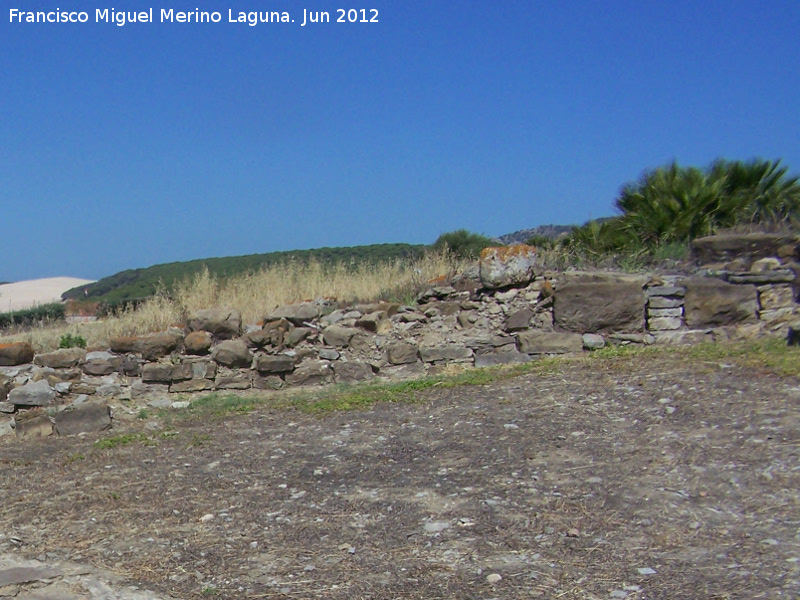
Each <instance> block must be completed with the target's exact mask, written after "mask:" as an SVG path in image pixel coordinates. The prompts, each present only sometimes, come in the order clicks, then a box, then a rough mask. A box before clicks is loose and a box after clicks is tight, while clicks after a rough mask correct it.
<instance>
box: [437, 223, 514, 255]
mask: <svg viewBox="0 0 800 600" xmlns="http://www.w3.org/2000/svg"><path fill="white" fill-rule="evenodd" d="M497 245H498V243H497V242H495V241H494V240H493V239H492V238H489V237H486V236H485V235H481V234H480V233H472V232H471V231H467V230H466V229H458V230H456V231H450V232H448V233H443V234H442V235H440V236H439V237H438V238H437V240H436V241H435V242H434V243H433V249H434V250H436V251H441V250H444V249H447V250H449V251H450V252H452V253H453V255H454V256H455V257H457V258H470V259H472V258H478V256H479V255H480V253H481V250H483V249H484V248H487V247H489V246H497Z"/></svg>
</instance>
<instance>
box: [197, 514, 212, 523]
mask: <svg viewBox="0 0 800 600" xmlns="http://www.w3.org/2000/svg"><path fill="white" fill-rule="evenodd" d="M213 519H214V515H213V514H212V513H208V514H205V515H203V516H202V517H200V522H201V523H208V522H209V521H211V520H213Z"/></svg>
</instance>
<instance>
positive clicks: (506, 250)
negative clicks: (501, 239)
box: [481, 244, 536, 260]
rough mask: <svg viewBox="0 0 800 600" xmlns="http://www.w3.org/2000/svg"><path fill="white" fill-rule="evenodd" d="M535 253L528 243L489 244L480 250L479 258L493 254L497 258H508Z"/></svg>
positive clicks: (534, 249)
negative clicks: (509, 244)
mask: <svg viewBox="0 0 800 600" xmlns="http://www.w3.org/2000/svg"><path fill="white" fill-rule="evenodd" d="M529 254H536V248H534V247H533V246H528V244H514V245H512V246H489V247H488V248H484V249H483V250H481V260H484V259H486V258H489V256H493V257H496V258H498V259H499V260H508V259H509V258H514V257H517V256H527V255H529Z"/></svg>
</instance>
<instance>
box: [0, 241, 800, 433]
mask: <svg viewBox="0 0 800 600" xmlns="http://www.w3.org/2000/svg"><path fill="white" fill-rule="evenodd" d="M739 237H740V238H742V239H740V241H739V242H738V244H739V248H740V251H739V252H733V251H732V250H731V248H732V247H734V246H736V243H735V240H731V239H729V238H725V239H723V240H715V239H712V240H710V241H709V240H698V242H699V244H697V247H698V248H699V250H697V256H699V257H701V258H702V260H707V258H708V257H711V258H712V259H714V260H717V259H719V260H718V261H717V262H712V263H710V264H705V265H703V266H702V267H701V268H698V269H696V270H695V272H694V273H691V274H654V275H651V276H643V275H627V274H621V273H606V272H592V273H587V272H578V271H570V272H560V273H550V272H541V271H540V272H535V269H534V267H535V256H536V255H535V251H534V249H533V248H531V247H529V246H522V245H519V246H512V247H509V248H489V249H486V250H484V252H483V253H482V255H481V258H480V261H479V263H478V265H477V268H475V269H474V271H473V272H470V273H464V274H461V275H459V276H456V277H454V278H452V280H448V281H446V282H444V281H437V282H434V283H432V284H431V285H429V286H428V288H426V289H425V290H423V291H422V292H421V293H420V294H419V295H418V297H417V301H416V302H415V303H414V304H411V305H401V304H399V303H389V302H376V303H371V304H357V305H354V306H339V305H337V304H336V303H335V302H333V301H330V300H319V301H313V302H303V303H299V304H294V305H290V306H282V307H279V308H277V309H275V310H274V311H272V312H270V313H268V314H266V315H265V316H264V320H263V322H262V323H261V324H259V325H253V324H245V323H243V322H242V318H241V315H240V314H239V312H238V311H237V310H235V309H234V308H227V307H221V308H215V309H209V310H202V311H198V312H196V313H195V314H193V315H191V316H190V318H189V319H188V321H187V323H186V326H185V328H183V329H180V328H173V329H170V330H168V331H164V332H158V333H153V334H149V335H145V336H137V337H120V338H114V339H111V340H109V344H108V346H109V347H108V349H106V350H95V351H91V352H86V351H84V350H81V349H76V348H71V349H63V350H58V351H55V352H47V353H42V354H38V355H34V351H33V348H31V346H30V345H29V344H26V343H15V344H4V345H0V436H3V435H6V434H11V433H14V434H16V436H17V437H20V438H25V437H31V436H42V435H52V434H54V433H56V434H60V435H72V434H77V433H81V432H84V431H98V430H102V429H106V428H109V427H111V426H112V423H113V411H112V407H114V409H115V410H129V411H135V410H138V408H139V407H144V406H147V405H150V406H155V407H170V406H184V405H185V404H186V403H185V401H184V400H182V396H181V395H183V394H192V393H200V392H211V391H215V390H280V389H282V388H287V387H293V386H303V385H306V386H308V385H328V384H333V383H357V382H364V381H370V380H390V379H402V378H412V377H420V376H424V375H426V374H435V373H438V372H439V371H441V369H443V368H444V367H445V366H446V365H449V364H453V363H455V364H462V365H469V366H476V367H486V366H494V365H502V364H511V363H520V362H526V361H529V360H533V359H536V358H538V357H541V356H549V355H557V354H565V353H577V352H582V351H591V350H595V349H598V348H602V347H604V346H605V345H606V344H653V343H668V344H686V343H697V342H702V341H719V340H727V339H734V338H737V337H754V336H769V335H771V336H784V335H786V331H787V329H788V327H789V325H790V324H792V323H794V322H795V320H797V319H798V306H799V305H798V303H797V301H796V298H797V293H796V288H795V278H796V275H795V274H796V273H799V272H800V265H798V263H796V262H794V261H795V257H796V256H797V247H798V242H797V240H794V238H792V239H789V238H787V237H786V236H772V237H771V238H770V237H769V234H758V236H756V237H757V239H756V240H755V241H754V240H752V239H750V238H749V237H748V236H739ZM732 252H733V254H731V253H732ZM732 256H733V258H731V257H732Z"/></svg>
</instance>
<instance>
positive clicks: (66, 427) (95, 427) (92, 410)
mask: <svg viewBox="0 0 800 600" xmlns="http://www.w3.org/2000/svg"><path fill="white" fill-rule="evenodd" d="M55 422H56V433H58V435H77V434H79V433H87V432H88V433H94V432H97V431H104V430H106V429H111V411H110V410H109V408H108V405H107V404H100V403H97V402H86V403H84V404H76V405H74V406H71V407H69V408H68V409H66V410H63V411H61V412H58V413H56V416H55Z"/></svg>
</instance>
